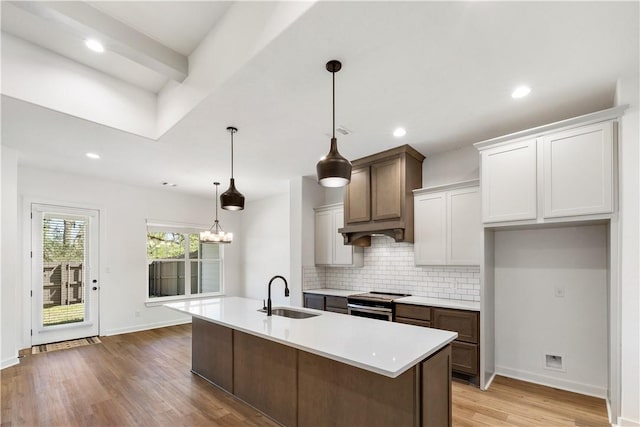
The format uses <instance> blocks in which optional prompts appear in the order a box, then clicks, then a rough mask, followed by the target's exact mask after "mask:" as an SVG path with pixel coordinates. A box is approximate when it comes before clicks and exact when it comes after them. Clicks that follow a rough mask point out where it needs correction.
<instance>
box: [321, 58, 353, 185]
mask: <svg viewBox="0 0 640 427" xmlns="http://www.w3.org/2000/svg"><path fill="white" fill-rule="evenodd" d="M326 67H327V71H329V72H330V73H331V75H332V79H333V137H332V138H331V149H330V150H329V154H327V155H326V156H325V157H323V158H322V159H321V160H320V161H319V162H318V164H317V165H316V171H317V173H318V184H320V185H322V186H323V187H344V186H345V185H347V184H349V181H351V162H350V161H349V160H347V159H345V158H344V157H342V156H341V155H340V153H338V140H336V73H337V72H338V71H340V69H341V68H342V64H341V63H340V61H336V60H335V59H333V60H331V61H329V62H327V66H326Z"/></svg>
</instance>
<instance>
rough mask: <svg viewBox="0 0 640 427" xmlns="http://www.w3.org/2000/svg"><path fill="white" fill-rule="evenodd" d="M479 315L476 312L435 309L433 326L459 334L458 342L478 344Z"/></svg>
mask: <svg viewBox="0 0 640 427" xmlns="http://www.w3.org/2000/svg"><path fill="white" fill-rule="evenodd" d="M479 317H480V316H479V315H478V313H477V312H475V311H464V310H452V309H448V308H434V309H433V326H434V327H435V328H438V329H446V330H447V331H453V332H457V333H458V341H465V342H468V343H472V344H478V342H479V340H478V337H479V335H480V325H479V323H480V321H479Z"/></svg>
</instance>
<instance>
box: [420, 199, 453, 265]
mask: <svg viewBox="0 0 640 427" xmlns="http://www.w3.org/2000/svg"><path fill="white" fill-rule="evenodd" d="M413 211H414V220H413V221H414V231H413V232H414V244H413V247H414V254H415V261H416V265H445V264H446V263H447V197H446V193H429V194H422V195H417V196H415V199H414V201H413Z"/></svg>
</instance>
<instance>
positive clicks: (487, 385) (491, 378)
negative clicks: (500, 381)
mask: <svg viewBox="0 0 640 427" xmlns="http://www.w3.org/2000/svg"><path fill="white" fill-rule="evenodd" d="M495 379H496V373H495V372H494V373H493V374H491V377H490V378H489V380H488V381H487V383H486V384H485V385H484V388H483V389H482V390H483V391H485V390H489V387H490V386H491V383H492V382H493V380H495Z"/></svg>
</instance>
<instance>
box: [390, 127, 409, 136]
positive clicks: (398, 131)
mask: <svg viewBox="0 0 640 427" xmlns="http://www.w3.org/2000/svg"><path fill="white" fill-rule="evenodd" d="M406 134H407V130H406V129H405V128H396V130H394V131H393V136H395V137H396V138H402V137H403V136H405V135H406Z"/></svg>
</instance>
